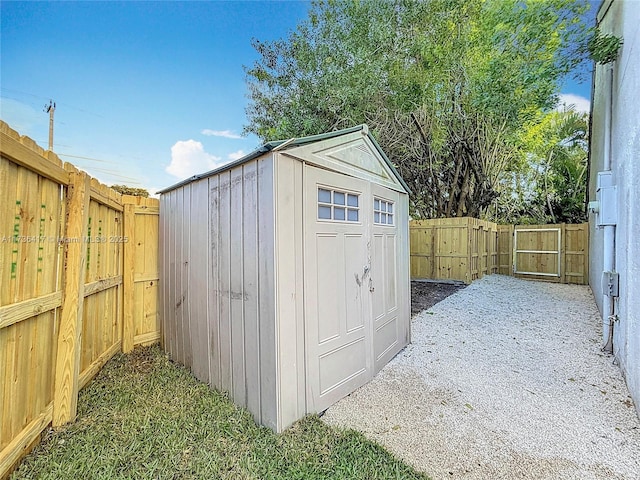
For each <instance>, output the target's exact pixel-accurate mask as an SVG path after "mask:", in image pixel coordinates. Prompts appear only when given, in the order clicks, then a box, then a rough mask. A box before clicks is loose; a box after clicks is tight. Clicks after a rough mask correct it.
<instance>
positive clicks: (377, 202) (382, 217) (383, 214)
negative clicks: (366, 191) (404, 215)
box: [373, 198, 393, 225]
mask: <svg viewBox="0 0 640 480" xmlns="http://www.w3.org/2000/svg"><path fill="white" fill-rule="evenodd" d="M373 223H376V224H378V225H393V202H389V201H387V200H382V199H380V198H374V199H373Z"/></svg>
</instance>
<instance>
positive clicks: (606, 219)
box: [596, 171, 618, 227]
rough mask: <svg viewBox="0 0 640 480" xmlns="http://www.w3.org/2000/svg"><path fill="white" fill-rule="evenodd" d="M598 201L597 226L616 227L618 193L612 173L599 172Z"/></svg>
mask: <svg viewBox="0 0 640 480" xmlns="http://www.w3.org/2000/svg"><path fill="white" fill-rule="evenodd" d="M596 200H597V202H598V212H597V213H598V215H597V217H596V226H597V227H604V226H607V225H616V224H617V223H618V191H617V187H616V186H615V185H613V178H612V174H611V172H610V171H606V172H598V183H597V188H596Z"/></svg>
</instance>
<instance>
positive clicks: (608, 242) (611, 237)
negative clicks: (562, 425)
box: [602, 66, 616, 353]
mask: <svg viewBox="0 0 640 480" xmlns="http://www.w3.org/2000/svg"><path fill="white" fill-rule="evenodd" d="M605 75H606V88H605V92H606V93H605V95H606V97H605V112H604V152H603V171H605V172H611V116H612V115H611V113H612V108H613V68H611V67H610V66H609V67H608V68H607V70H606V73H605ZM603 228H604V239H603V240H604V241H603V249H604V252H603V253H604V261H603V272H604V273H603V277H604V276H605V275H607V272H614V271H615V259H616V247H615V236H616V226H615V224H614V225H610V224H605V225H604V226H603ZM602 283H603V302H602V321H603V339H606V341H605V344H604V346H603V348H602V350H603V351H605V352H608V353H613V328H614V324H615V318H616V316H615V301H614V297H613V295H612V292H611V291H609V290H608V289H607V288H605V287H606V286H605V285H604V283H605V282H604V279H603V282H602Z"/></svg>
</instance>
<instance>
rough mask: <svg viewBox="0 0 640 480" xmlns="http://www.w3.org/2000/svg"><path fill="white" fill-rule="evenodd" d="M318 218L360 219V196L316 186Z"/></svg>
mask: <svg viewBox="0 0 640 480" xmlns="http://www.w3.org/2000/svg"><path fill="white" fill-rule="evenodd" d="M318 219H319V220H334V221H337V222H358V221H360V196H359V195H357V194H355V193H349V192H343V191H340V190H330V189H328V188H321V187H318Z"/></svg>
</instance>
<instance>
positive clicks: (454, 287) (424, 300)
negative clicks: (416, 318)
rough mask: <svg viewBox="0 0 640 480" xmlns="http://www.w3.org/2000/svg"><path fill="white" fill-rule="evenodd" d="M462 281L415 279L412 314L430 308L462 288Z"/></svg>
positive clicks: (412, 285)
mask: <svg viewBox="0 0 640 480" xmlns="http://www.w3.org/2000/svg"><path fill="white" fill-rule="evenodd" d="M464 287H466V285H464V284H462V283H440V282H425V281H419V280H414V281H412V282H411V315H415V314H416V313H420V312H421V311H423V310H429V309H430V308H431V307H433V306H434V305H435V304H436V303H438V302H440V301H442V300H444V299H445V298H447V297H448V296H449V295H453V294H454V293H456V292H457V291H459V290H462V289H463V288H464Z"/></svg>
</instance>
